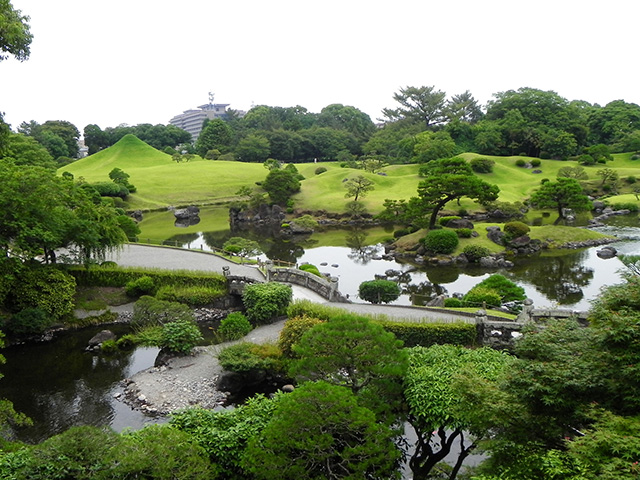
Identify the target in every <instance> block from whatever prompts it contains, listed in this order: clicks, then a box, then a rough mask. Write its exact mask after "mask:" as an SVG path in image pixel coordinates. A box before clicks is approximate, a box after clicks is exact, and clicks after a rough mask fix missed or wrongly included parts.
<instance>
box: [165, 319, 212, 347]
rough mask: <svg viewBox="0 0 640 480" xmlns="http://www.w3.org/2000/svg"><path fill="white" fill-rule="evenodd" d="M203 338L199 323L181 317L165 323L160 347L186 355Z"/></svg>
mask: <svg viewBox="0 0 640 480" xmlns="http://www.w3.org/2000/svg"><path fill="white" fill-rule="evenodd" d="M202 340H203V338H202V334H201V333H200V329H199V328H198V325H196V323H195V322H194V321H193V320H190V319H186V318H181V319H176V320H172V321H170V322H169V323H165V324H164V325H163V327H162V336H161V337H160V345H159V347H160V348H163V349H165V350H169V351H170V352H175V353H181V354H183V355H186V354H187V353H189V352H191V350H192V349H193V347H195V346H196V345H197V344H198V342H200V341H202Z"/></svg>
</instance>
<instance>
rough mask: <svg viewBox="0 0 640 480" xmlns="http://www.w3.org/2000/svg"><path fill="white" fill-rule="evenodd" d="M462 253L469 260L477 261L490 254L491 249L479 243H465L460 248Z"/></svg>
mask: <svg viewBox="0 0 640 480" xmlns="http://www.w3.org/2000/svg"><path fill="white" fill-rule="evenodd" d="M462 253H464V254H465V256H466V257H467V260H469V262H471V263H478V261H480V259H481V258H482V257H488V256H489V255H491V250H489V249H488V248H486V247H481V246H480V245H467V246H466V247H464V249H463V250H462Z"/></svg>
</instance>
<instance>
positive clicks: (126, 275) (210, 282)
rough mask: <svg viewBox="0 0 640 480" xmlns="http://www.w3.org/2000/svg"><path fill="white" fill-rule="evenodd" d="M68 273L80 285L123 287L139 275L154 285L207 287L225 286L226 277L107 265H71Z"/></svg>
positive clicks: (216, 274) (205, 273) (212, 274)
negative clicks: (151, 280) (149, 278)
mask: <svg viewBox="0 0 640 480" xmlns="http://www.w3.org/2000/svg"><path fill="white" fill-rule="evenodd" d="M68 271H69V273H70V274H71V275H73V277H75V279H76V282H77V284H78V285H80V286H87V287H124V286H125V285H126V284H127V283H128V282H130V281H132V280H137V279H138V278H140V277H144V276H147V277H151V278H152V279H153V283H154V284H155V285H156V287H163V286H165V285H170V286H173V287H208V288H216V289H224V290H225V291H226V288H227V279H226V278H225V277H223V276H222V275H220V274H218V273H213V272H195V271H188V270H174V271H171V270H154V269H144V268H121V267H117V266H115V267H114V266H112V265H107V266H101V267H98V266H96V267H90V268H89V269H86V268H82V267H71V268H69V270H68Z"/></svg>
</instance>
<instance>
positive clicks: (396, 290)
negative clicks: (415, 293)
mask: <svg viewBox="0 0 640 480" xmlns="http://www.w3.org/2000/svg"><path fill="white" fill-rule="evenodd" d="M400 293H401V291H400V287H399V286H398V284H397V283H396V282H394V281H391V280H368V281H365V282H362V283H361V284H360V286H359V287H358V296H359V297H360V298H361V299H363V300H365V301H367V302H371V303H390V302H393V301H394V300H397V299H398V297H399V296H400Z"/></svg>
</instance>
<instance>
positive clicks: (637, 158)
mask: <svg viewBox="0 0 640 480" xmlns="http://www.w3.org/2000/svg"><path fill="white" fill-rule="evenodd" d="M631 160H640V155H638V154H637V153H636V154H634V155H631Z"/></svg>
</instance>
